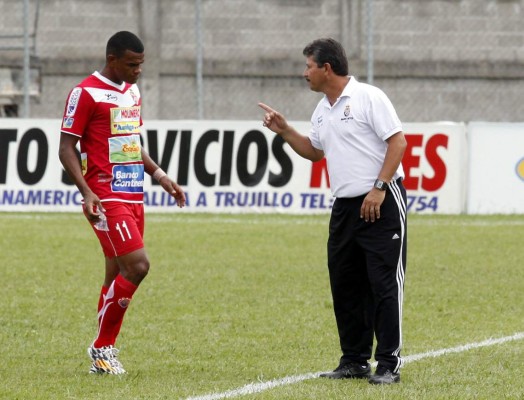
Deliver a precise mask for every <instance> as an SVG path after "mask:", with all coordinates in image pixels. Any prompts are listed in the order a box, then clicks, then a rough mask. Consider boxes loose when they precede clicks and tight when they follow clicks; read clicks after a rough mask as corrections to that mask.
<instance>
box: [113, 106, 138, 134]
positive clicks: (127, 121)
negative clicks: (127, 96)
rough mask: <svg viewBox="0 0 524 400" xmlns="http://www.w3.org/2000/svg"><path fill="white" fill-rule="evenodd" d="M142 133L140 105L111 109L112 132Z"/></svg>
mask: <svg viewBox="0 0 524 400" xmlns="http://www.w3.org/2000/svg"><path fill="white" fill-rule="evenodd" d="M129 133H140V106H135V107H115V108H112V109H111V134H113V135H120V134H129Z"/></svg>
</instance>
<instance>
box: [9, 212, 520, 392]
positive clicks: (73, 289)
mask: <svg viewBox="0 0 524 400" xmlns="http://www.w3.org/2000/svg"><path fill="white" fill-rule="evenodd" d="M328 219H329V216H327V215H317V216H287V215H214V214H178V215H177V214H149V215H148V216H147V220H146V248H147V251H148V254H149V257H150V259H151V270H150V274H149V275H148V277H147V278H146V280H145V281H144V282H143V284H142V285H141V287H140V289H139V290H138V291H137V293H136V295H135V297H134V299H133V302H132V304H131V306H130V309H129V312H128V313H127V315H126V320H125V322H124V326H123V328H122V333H121V335H120V338H119V341H118V342H117V347H119V348H120V350H121V356H120V359H121V361H122V363H123V364H124V366H125V368H126V369H127V370H128V372H129V373H128V374H127V375H125V376H123V377H119V376H93V375H89V374H88V373H87V371H88V369H89V366H90V363H89V360H88V358H87V354H86V348H87V346H88V345H89V344H90V343H91V341H92V340H93V337H94V334H95V330H96V303H97V299H98V293H99V288H100V285H101V283H102V278H103V263H102V253H101V250H100V249H99V246H98V243H97V240H96V238H95V236H94V234H93V233H92V232H91V228H90V227H89V226H88V224H87V222H86V221H85V219H84V217H83V216H82V215H80V213H79V214H78V215H77V214H51V213H49V214H46V213H43V214H13V213H0V231H1V232H2V233H1V236H0V250H1V253H0V274H1V282H2V306H1V308H0V310H1V311H0V345H1V348H2V356H1V362H0V377H1V378H2V379H1V380H0V398H1V399H33V400H38V399H185V398H188V397H190V396H197V397H198V396H203V395H206V394H212V393H222V392H226V391H228V390H232V389H237V388H240V387H242V386H244V385H246V384H249V383H257V382H265V381H270V380H275V379H280V378H284V377H288V376H296V375H304V374H308V373H311V372H320V371H326V370H330V369H332V368H334V367H335V366H336V364H337V361H338V358H339V356H340V354H339V348H338V338H337V334H336V328H335V321H334V317H333V311H332V304H331V294H330V290H329V284H328V276H327V267H326V256H325V251H326V239H327V224H328ZM408 226H409V228H408V230H409V232H408V236H409V250H408V270H407V274H406V276H407V280H406V290H405V304H404V353H403V354H404V355H415V354H421V353H426V352H430V351H434V350H439V349H444V348H451V347H455V346H460V345H464V344H468V343H476V342H481V341H484V340H486V339H489V338H499V337H505V336H510V335H513V334H515V333H518V332H523V331H524V324H523V311H522V310H524V295H523V293H522V292H523V288H524V269H523V268H522V260H521V258H522V238H523V237H524V216H483V217H480V216H414V215H413V216H410V219H409V224H408ZM523 355H524V340H514V341H510V342H506V343H503V344H498V345H493V346H488V347H482V348H477V349H472V350H469V351H463V352H459V353H453V354H446V355H442V356H440V357H425V358H423V359H420V360H418V361H413V362H410V363H408V364H407V365H406V366H405V367H404V369H403V370H402V382H401V384H399V385H394V386H392V387H374V386H371V385H369V384H368V383H367V382H365V381H342V382H340V381H330V380H323V379H308V380H304V381H301V382H298V383H295V384H290V385H283V386H279V387H276V388H272V389H269V390H266V391H263V392H260V393H256V394H251V395H244V396H241V398H244V399H271V400H273V399H519V398H522V397H524V382H523V380H522V377H521V369H522V358H523Z"/></svg>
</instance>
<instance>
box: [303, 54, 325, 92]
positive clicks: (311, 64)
mask: <svg viewBox="0 0 524 400" xmlns="http://www.w3.org/2000/svg"><path fill="white" fill-rule="evenodd" d="M302 76H303V77H304V78H305V79H306V81H307V82H308V83H309V88H310V89H311V90H313V91H315V92H322V89H323V87H324V82H325V81H326V67H325V66H321V67H319V66H318V65H317V62H316V61H315V60H314V59H313V56H309V57H307V58H306V69H304V73H303V74H302Z"/></svg>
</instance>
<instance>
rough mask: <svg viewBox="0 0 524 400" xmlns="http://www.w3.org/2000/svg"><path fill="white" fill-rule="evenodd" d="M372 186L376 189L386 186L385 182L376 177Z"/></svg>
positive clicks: (385, 187) (384, 188)
mask: <svg viewBox="0 0 524 400" xmlns="http://www.w3.org/2000/svg"><path fill="white" fill-rule="evenodd" d="M373 187H374V188H376V189H378V190H386V189H387V188H388V184H387V182H384V181H381V180H380V179H377V180H376V181H375V184H374V185H373Z"/></svg>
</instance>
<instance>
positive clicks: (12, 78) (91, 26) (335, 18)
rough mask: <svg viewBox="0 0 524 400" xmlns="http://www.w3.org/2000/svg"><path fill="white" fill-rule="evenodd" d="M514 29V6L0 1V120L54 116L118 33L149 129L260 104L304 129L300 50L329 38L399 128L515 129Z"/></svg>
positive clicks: (449, 0) (306, 100)
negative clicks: (128, 48)
mask: <svg viewBox="0 0 524 400" xmlns="http://www.w3.org/2000/svg"><path fill="white" fill-rule="evenodd" d="M523 20H524V0H504V1H501V0H480V1H479V0H112V1H108V0H91V1H89V2H87V1H84V0H0V21H1V22H2V23H1V24H0V105H1V106H2V107H1V113H2V116H10V115H12V116H27V115H29V116H31V117H54V116H58V115H59V114H60V112H61V109H62V107H63V101H64V99H65V96H66V94H67V91H68V90H69V89H70V88H71V87H72V86H73V85H74V84H75V83H76V82H77V81H78V80H79V79H80V78H81V77H82V75H85V74H88V73H90V72H92V70H94V69H98V68H100V67H101V66H102V65H101V64H102V63H103V51H104V49H105V43H106V41H107V38H108V37H109V36H110V35H111V34H112V33H114V32H115V31H116V30H122V29H126V30H131V31H134V32H137V33H138V34H139V35H140V36H141V37H142V38H143V39H144V42H145V44H146V57H147V58H146V65H145V70H144V75H143V79H142V81H141V90H142V91H143V92H144V93H145V96H144V98H145V100H146V104H145V107H146V108H147V109H148V110H149V112H148V115H149V116H150V117H154V118H161V119H167V118H169V119H195V118H197V119H252V118H259V110H258V109H257V107H256V102H257V101H259V100H266V101H270V102H272V103H273V104H275V105H276V106H277V107H278V108H279V109H280V110H282V111H283V112H284V113H286V114H287V115H288V116H289V117H290V118H292V119H309V115H310V113H311V111H312V108H313V107H314V105H315V104H316V102H317V101H318V99H319V97H318V95H315V94H311V93H308V91H307V86H306V85H305V84H304V82H303V80H302V78H301V73H302V70H303V66H304V59H303V57H302V54H301V52H302V48H303V47H304V46H305V44H307V43H308V42H310V41H311V40H313V39H315V38H317V37H326V36H331V37H334V38H336V39H338V40H340V41H341V42H342V43H343V44H344V46H345V48H346V50H347V53H348V58H349V62H350V72H351V74H353V75H356V76H357V77H358V78H359V79H360V80H361V81H368V82H371V83H373V84H376V85H377V86H379V87H381V88H382V89H383V90H384V91H386V93H387V94H388V95H389V96H390V98H391V99H392V101H393V103H394V104H395V106H396V108H397V112H398V113H399V115H400V117H401V119H402V120H406V121H407V120H411V121H430V120H455V121H470V120H479V119H481V120H491V121H522V120H523V119H524V117H523V115H524V102H522V100H521V98H522V93H523V92H524V68H523V67H524V28H523V24H522V21H523ZM29 100H30V101H29Z"/></svg>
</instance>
